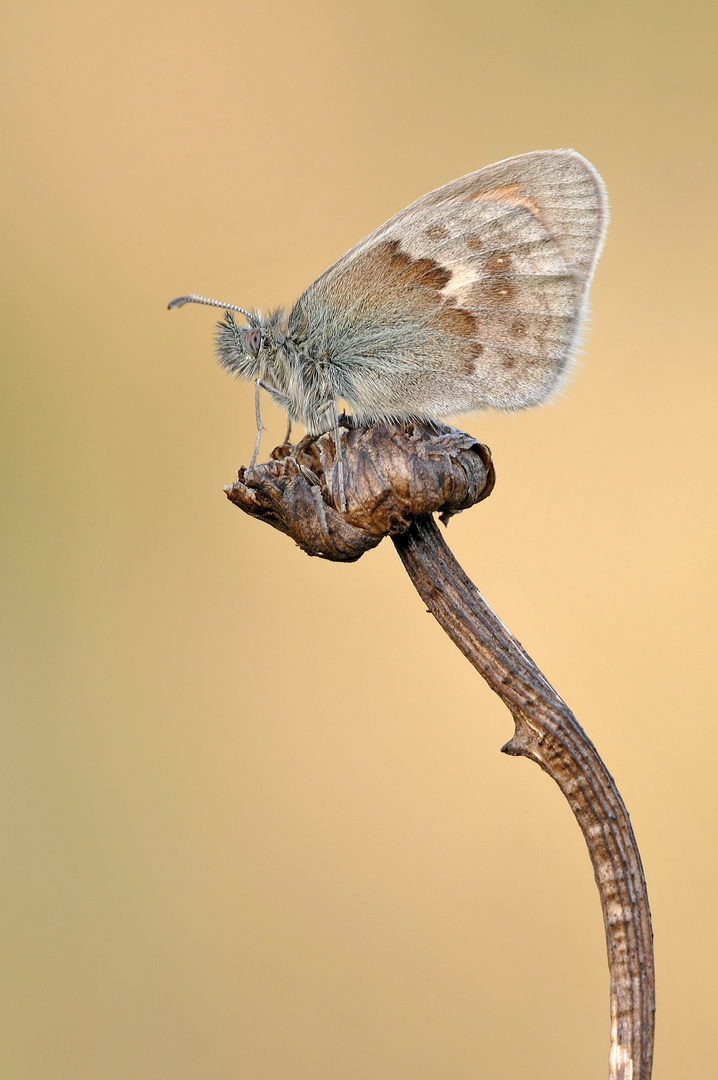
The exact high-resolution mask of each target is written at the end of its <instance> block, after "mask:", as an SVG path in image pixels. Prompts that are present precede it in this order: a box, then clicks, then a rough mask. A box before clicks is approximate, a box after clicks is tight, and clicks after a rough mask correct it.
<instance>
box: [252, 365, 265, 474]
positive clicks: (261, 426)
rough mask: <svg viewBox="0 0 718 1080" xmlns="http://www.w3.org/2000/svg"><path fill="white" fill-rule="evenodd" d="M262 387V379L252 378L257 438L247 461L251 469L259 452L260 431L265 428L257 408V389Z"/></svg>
mask: <svg viewBox="0 0 718 1080" xmlns="http://www.w3.org/2000/svg"><path fill="white" fill-rule="evenodd" d="M261 388H262V380H261V379H255V380H254V415H255V417H256V419H257V438H256V439H255V440H254V450H253V452H252V460H251V461H250V463H249V468H250V469H253V468H254V466H255V465H256V463H257V454H258V453H259V440H260V439H261V438H262V432H263V431H264V430H265V427H264V424H263V423H262V413H261V411H260V408H259V391H260V390H261Z"/></svg>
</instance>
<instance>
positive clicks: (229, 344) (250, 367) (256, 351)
mask: <svg viewBox="0 0 718 1080" xmlns="http://www.w3.org/2000/svg"><path fill="white" fill-rule="evenodd" d="M246 315H247V319H248V320H249V325H248V326H238V325H237V323H236V322H235V319H234V316H233V315H232V312H231V311H225V314H224V319H223V320H222V322H220V323H218V324H217V334H216V338H215V342H216V346H217V359H218V360H219V362H220V364H221V365H222V367H223V368H225V369H226V370H227V371H229V372H230V373H231V374H232V375H236V376H237V378H242V379H267V378H269V379H270V381H272V378H271V377H272V374H273V371H274V368H275V366H276V364H277V360H278V357H279V354H281V353H282V352H283V350H284V346H285V340H286V339H285V336H284V333H283V332H282V329H281V326H280V324H281V323H282V322H283V321H284V313H283V312H282V311H274V312H271V313H270V314H269V315H267V316H262V315H260V314H259V313H258V312H256V311H252V312H247V313H246Z"/></svg>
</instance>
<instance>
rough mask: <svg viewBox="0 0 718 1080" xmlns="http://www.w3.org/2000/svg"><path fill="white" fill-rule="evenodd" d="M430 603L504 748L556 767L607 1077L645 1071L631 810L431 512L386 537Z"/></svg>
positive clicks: (643, 916)
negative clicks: (472, 675)
mask: <svg viewBox="0 0 718 1080" xmlns="http://www.w3.org/2000/svg"><path fill="white" fill-rule="evenodd" d="M392 539H393V541H394V545H395V547H396V549H397V552H398V553H399V556H400V558H401V560H402V562H403V564H404V567H405V569H406V571H407V573H408V574H409V576H410V578H411V580H412V582H413V583H414V585H415V587H416V589H417V591H418V593H419V595H420V596H421V598H422V600H423V601H424V603H425V604H426V606H427V607H428V609H429V611H430V612H431V613H432V615H434V617H435V618H436V619H437V620H438V622H439V623H440V624H441V626H442V627H443V628H444V630H445V631H446V633H447V634H448V635H449V637H450V638H451V640H452V641H453V642H454V644H455V645H457V646H458V648H459V649H460V650H461V651H462V652H463V654H464V656H466V657H467V659H468V660H470V662H471V663H472V664H473V665H474V667H475V668H476V669H477V671H478V672H479V673H480V674H481V675H482V676H483V677H484V679H486V681H487V683H488V684H489V686H490V687H491V689H492V690H494V691H495V693H497V694H498V695H499V697H500V698H501V700H502V701H503V702H504V704H505V705H506V706H507V708H508V709H509V710H510V712H511V714H512V716H513V718H514V722H515V725H516V731H515V734H514V736H513V738H512V739H511V740H510V741H509V742H508V743H507V744H506V746H504V747H503V751H504V753H506V754H513V755H522V756H524V757H528V758H531V760H532V761H535V762H537V764H539V765H540V766H541V768H542V769H544V770H545V771H546V772H547V773H548V774H549V776H551V777H553V779H554V780H555V781H556V783H557V784H558V786H559V787H560V789H561V791H562V792H563V794H564V795H565V796H566V798H567V800H568V803H569V805H570V807H571V809H572V810H573V813H574V814H575V816H576V820H577V821H578V824H579V826H580V828H581V831H582V833H583V835H584V838H585V840H586V844H587V845H588V850H589V854H590V857H591V862H592V864H593V870H594V874H595V877H596V884H597V886H598V891H599V894H600V897H601V907H602V909H603V921H604V926H605V930H606V944H607V949H608V966H609V972H610V996H611V1048H610V1058H609V1080H650V1075H651V1064H652V1059H653V1028H654V1022H653V1021H654V1010H655V1004H654V1002H655V983H654V971H653V936H652V931H651V914H650V909H649V906H648V895H647V892H646V883H645V880H644V877H643V868H642V866H641V858H640V855H639V853H638V847H637V845H636V841H635V838H634V835H633V830H632V829H631V823H630V820H629V817H628V812H627V810H626V808H625V806H624V804H623V801H622V799H621V796H620V795H619V793H618V790H617V788H616V785H615V784H614V782H613V779H612V777H611V775H610V773H609V772H608V770H607V769H606V767H605V765H604V764H603V762H602V761H601V758H600V757H599V755H598V753H597V752H596V748H595V747H594V745H593V743H592V742H591V740H590V739H589V738H588V736H587V735H586V734H585V732H584V731H583V729H582V728H581V726H580V724H579V723H578V721H577V720H576V718H575V716H574V715H573V713H572V712H571V710H570V709H569V708H568V706H567V705H566V704H565V703H564V702H563V701H562V700H561V698H560V697H559V696H558V694H557V693H556V691H555V690H554V689H553V687H552V686H551V685H550V684H549V683H548V682H547V680H546V679H545V678H544V676H543V675H542V674H541V672H540V671H539V669H538V668H537V667H536V665H535V664H534V662H533V660H531V658H530V657H529V656H528V655H527V654H526V652H524V650H523V648H522V647H521V645H520V644H519V642H518V641H516V639H515V638H514V637H513V635H512V634H510V633H509V631H508V630H507V629H506V627H505V626H504V625H503V623H502V622H501V620H500V619H499V618H498V617H497V616H496V615H495V614H494V612H493V611H492V610H491V608H490V607H489V606H488V604H487V603H486V601H485V600H484V598H483V597H482V596H481V593H480V592H479V591H478V589H477V588H476V586H475V585H474V584H473V582H472V581H471V580H470V579H469V578H468V577H467V576H466V574H465V573H464V571H463V570H462V568H461V566H460V565H459V563H458V562H457V561H456V559H455V558H454V556H453V554H452V553H451V550H450V549H449V547H448V546H447V545H446V543H445V541H444V539H443V537H442V536H441V534H440V532H439V529H438V526H437V525H436V523H435V521H434V519H433V517H431V516H430V515H425V516H423V517H420V518H417V519H416V520H415V521H414V523H413V524H412V525H411V526H410V528H409V529H408V530H407V531H406V532H403V533H401V534H400V535H399V536H393V537H392Z"/></svg>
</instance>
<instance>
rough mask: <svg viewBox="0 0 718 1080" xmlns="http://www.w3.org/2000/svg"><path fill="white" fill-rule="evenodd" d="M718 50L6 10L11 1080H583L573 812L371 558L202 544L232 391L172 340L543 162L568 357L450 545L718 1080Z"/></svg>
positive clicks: (499, 29) (590, 1048)
mask: <svg viewBox="0 0 718 1080" xmlns="http://www.w3.org/2000/svg"><path fill="white" fill-rule="evenodd" d="M717 22H718V16H717V15H716V9H715V5H714V4H709V3H707V2H706V3H698V2H692V3H691V2H689V3H687V4H683V5H677V4H669V3H665V2H659V3H652V4H648V3H641V4H630V5H626V4H624V3H621V2H617V0H611V2H604V3H601V4H594V3H586V2H582V0H571V2H566V3H559V2H544V3H536V2H529V3H516V2H514V0H509V2H505V3H502V4H494V3H491V4H489V3H485V2H479V3H475V2H474V3H468V2H462V3H460V2H445V3H442V4H438V3H433V4H432V3H421V2H420V3H408V2H405V3H399V2H396V0H382V2H379V0H360V2H358V3H348V4H344V5H339V4H336V3H328V2H317V0H309V2H306V0H303V2H302V3H299V2H298V0H297V2H295V3H278V2H274V0H269V2H267V0H264V2H263V3H251V2H246V3H245V2H242V0H240V2H238V3H229V2H223V0H209V2H208V3H205V4H204V5H197V4H190V3H185V2H180V3H176V2H175V3H172V4H170V3H164V2H154V3H152V2H151V3H149V4H148V3H137V2H134V3H132V2H130V3H125V4H113V3H109V2H108V0H99V2H95V3H89V2H85V3H82V2H77V3H72V4H69V5H57V4H50V3H29V4H27V5H24V6H23V8H22V9H20V8H19V7H17V6H13V7H12V8H8V11H7V12H6V16H5V19H4V25H5V29H4V32H3V43H2V46H1V48H2V51H3V54H4V55H3V58H2V65H1V68H2V79H3V80H4V83H5V92H4V94H3V102H2V108H3V110H4V112H3V132H4V133H3V135H2V162H1V166H0V168H1V171H2V204H3V211H4V212H3V214H2V219H3V225H2V231H3V235H2V250H3V259H2V267H3V280H2V305H3V309H4V311H3V317H2V334H3V337H4V343H3V348H2V369H3V382H4V388H3V392H2V409H3V414H4V415H3V419H2V432H1V437H2V443H3V448H4V451H5V458H4V465H3V485H2V488H3V496H2V499H3V503H2V537H3V539H2V543H3V550H4V554H3V560H2V574H3V586H2V617H3V624H4V644H3V647H2V665H3V669H4V671H3V675H2V689H1V691H0V693H1V694H2V702H3V703H2V712H3V727H4V731H5V734H4V750H3V754H2V760H3V772H4V777H3V779H2V803H3V808H2V818H1V819H2V832H3V852H4V853H3V858H2V864H3V879H4V884H3V889H2V905H3V910H2V914H1V915H0V927H1V934H2V937H3V938H4V955H5V959H4V960H3V963H2V976H1V978H2V984H3V995H4V1004H3V1006H2V1009H1V1010H0V1012H1V1014H2V1017H3V1020H2V1023H3V1025H4V1026H5V1031H4V1034H3V1036H2V1039H1V1040H0V1042H1V1045H2V1049H0V1076H2V1077H3V1078H7V1080H235V1078H242V1080H244V1078H246V1080H285V1078H289V1077H291V1078H293V1080H337V1078H342V1080H368V1078H369V1077H372V1078H374V1077H376V1078H381V1080H444V1078H446V1080H449V1078H450V1080H459V1078H466V1080H469V1078H474V1077H491V1078H502V1080H513V1078H516V1080H518V1078H528V1077H531V1078H532V1080H548V1078H551V1080H569V1078H570V1080H574V1078H576V1077H579V1076H580V1077H581V1078H582V1080H597V1078H599V1077H604V1076H605V1075H606V1071H607V1049H608V980H607V971H606V961H605V954H604V941H603V928H602V923H601V916H600V909H599V904H598V898H597V895H596V891H595V887H594V883H593V877H592V873H591V869H590V865H589V861H588V857H587V854H586V851H585V848H584V845H583V841H582V839H581V837H580V834H579V831H578V828H577V827H576V825H575V823H574V821H573V819H572V818H571V815H570V812H569V810H568V808H567V806H566V805H565V803H564V801H563V799H562V797H561V795H560V794H559V791H558V789H557V788H555V787H554V786H553V785H552V784H551V783H550V781H549V780H548V779H547V778H546V777H545V776H544V775H543V774H542V773H541V772H540V771H539V770H538V769H537V768H536V767H535V766H533V765H531V764H529V763H527V762H525V761H522V760H513V759H508V758H506V757H504V756H503V755H501V754H500V753H499V747H500V746H501V745H502V743H503V742H504V741H505V740H506V739H508V738H509V737H510V735H511V731H512V725H511V722H510V719H509V716H508V714H507V713H506V712H505V710H504V709H503V707H502V706H501V705H500V704H499V702H498V701H497V700H495V699H494V698H493V697H492V695H491V693H490V692H489V691H488V689H487V688H486V687H485V686H484V684H483V682H482V681H481V680H480V679H479V677H478V676H477V675H476V673H475V672H474V671H473V669H471V668H470V667H469V665H468V664H467V663H466V662H465V661H464V660H463V658H462V657H461V656H460V655H459V654H458V652H457V651H456V650H455V649H454V648H453V646H451V645H450V644H449V642H448V639H447V638H446V637H445V636H444V635H443V633H442V632H441V630H440V629H439V627H438V626H437V625H436V624H435V623H434V622H433V620H431V619H430V618H429V617H427V615H426V614H425V612H424V609H423V607H422V605H421V603H420V601H419V599H418V597H417V596H416V594H415V593H414V592H413V590H412V587H411V585H410V583H409V581H408V579H407V578H406V577H405V575H404V572H403V570H402V569H401V566H400V564H399V562H398V559H397V558H396V555H395V553H394V551H393V549H392V547H391V545H390V544H388V543H386V544H383V545H382V546H381V547H380V548H379V549H378V550H377V551H375V552H374V553H372V554H370V555H368V556H366V557H365V558H364V559H363V560H362V561H361V562H360V563H358V564H356V565H354V566H340V565H329V564H324V563H322V562H320V561H319V560H310V559H308V558H307V557H306V556H304V555H303V554H301V553H300V552H299V551H298V550H297V549H295V548H294V547H293V545H292V544H291V542H290V541H288V540H287V539H286V538H284V537H282V536H280V535H279V534H276V533H273V532H272V531H271V530H269V529H268V528H266V527H264V526H262V525H260V524H258V523H256V522H253V521H251V520H249V519H248V518H245V517H244V516H242V515H240V513H238V512H237V510H235V508H234V507H232V506H230V505H229V503H227V501H226V500H225V497H224V495H223V493H222V485H223V484H224V483H227V482H230V481H231V480H232V479H233V477H234V476H235V473H236V469H237V468H238V466H239V465H241V464H243V463H246V462H247V460H248V457H249V454H250V451H251V445H252V441H253V437H254V427H253V424H254V421H253V395H252V389H251V387H250V386H248V385H245V384H235V383H233V382H232V381H231V380H230V379H228V378H227V377H226V376H225V375H224V374H223V373H222V372H221V371H220V369H219V368H218V367H217V365H216V363H215V362H214V359H213V349H212V336H213V326H214V322H215V313H213V312H212V311H210V310H208V309H203V308H185V309H183V310H181V311H179V312H177V311H176V312H173V313H172V314H170V313H168V312H167V311H166V307H165V305H166V303H167V301H168V300H169V299H170V298H172V297H173V296H176V295H178V294H180V293H183V292H185V291H190V290H195V291H199V292H203V293H205V294H209V295H214V296H218V297H219V298H220V299H226V300H229V301H234V302H236V303H239V304H242V305H244V306H249V305H258V306H264V307H265V308H266V307H269V306H271V305H274V304H277V303H291V302H293V300H294V299H296V297H297V296H298V295H299V293H300V291H301V290H302V289H303V288H304V287H305V286H306V285H307V284H309V282H310V281H311V280H312V279H313V278H314V277H315V276H316V275H317V274H318V273H319V272H321V271H322V270H323V269H324V268H325V267H326V266H327V265H328V264H329V263H330V262H332V261H333V260H334V259H335V258H337V257H338V256H339V255H341V254H342V252H343V251H344V250H345V249H346V248H347V247H349V246H350V245H351V244H352V243H354V242H355V241H356V240H358V239H359V238H360V237H361V236H363V235H364V234H365V233H367V232H368V231H370V230H371V229H373V228H375V227H376V226H378V225H379V224H380V223H381V222H382V221H384V220H385V219H386V218H387V217H388V216H389V215H391V214H392V213H394V212H395V211H397V210H399V209H400V208H401V207H402V206H404V205H406V204H407V203H408V202H410V201H411V200H412V199H414V198H416V197H418V196H419V195H421V194H423V193H424V192H425V191H428V190H430V189H431V188H433V187H436V186H437V185H439V184H441V183H444V182H445V181H448V180H450V179H452V178H453V177H455V176H458V175H460V174H462V173H465V172H468V171H470V170H472V169H475V168H478V167H480V166H482V165H487V164H489V163H491V162H493V161H495V160H497V159H499V158H502V157H507V156H509V155H513V154H518V153H522V152H524V151H527V150H532V149H544V148H551V147H562V146H574V147H576V148H577V149H578V150H580V151H581V152H582V153H583V154H585V155H586V156H587V157H589V158H590V159H591V160H592V161H593V162H594V163H595V165H596V166H597V168H598V169H599V170H600V172H601V173H602V174H603V176H604V178H605V180H606V184H607V187H608V191H609V195H610V199H611V208H612V224H611V228H610V232H609V237H608V243H607V246H606V249H605V253H604V255H603V258H602V260H601V263H600V264H599V268H598V273H597V276H596V281H595V285H594V289H593V323H592V329H591V333H590V335H589V337H588V339H587V342H586V347H585V350H584V354H583V357H582V362H581V365H580V367H579V370H578V372H577V375H576V377H575V379H574V381H573V384H572V385H571V386H570V387H569V389H568V391H567V392H566V393H565V394H564V395H563V397H562V398H561V400H560V401H559V402H558V403H557V404H555V405H553V406H552V407H550V408H548V409H544V410H540V411H537V412H533V413H525V414H521V415H516V416H510V417H494V416H491V417H484V418H481V417H478V418H477V417H474V418H468V419H467V418H465V419H464V420H463V421H462V422H463V424H464V426H466V427H467V428H468V429H469V430H471V431H472V432H474V433H476V434H478V435H480V436H482V437H483V438H484V439H485V441H487V442H488V443H489V444H490V445H491V447H492V448H493V452H494V456H495V460H496V466H497V472H498V477H499V480H498V485H497V488H496V491H495V492H494V494H493V496H492V497H491V499H490V500H489V501H488V502H486V503H484V504H482V505H481V507H479V508H477V509H476V510H474V511H472V512H471V513H468V514H466V515H464V516H463V517H461V518H460V519H457V520H455V521H454V522H452V524H451V527H450V529H449V534H448V539H449V541H450V543H451V544H452V546H453V548H454V550H455V552H456V554H457V556H458V557H459V559H460V560H461V562H462V563H463V565H464V566H465V568H466V569H467V571H468V572H469V573H470V574H471V576H472V577H473V578H474V580H475V581H476V582H477V584H478V585H479V587H480V588H481V589H482V590H483V592H484V593H485V595H486V596H487V598H488V600H489V602H490V603H492V604H493V605H494V607H495V608H496V610H497V611H498V613H499V614H500V616H501V617H502V618H503V619H504V621H505V622H506V623H507V624H508V625H509V627H510V628H511V629H512V630H513V631H514V633H515V634H516V635H517V636H518V637H519V638H520V639H521V641H522V642H523V643H524V645H525V646H526V647H527V648H528V650H529V652H530V653H531V654H532V655H533V656H534V657H535V658H536V660H537V661H538V662H539V664H540V665H541V666H542V667H543V668H544V670H545V672H546V674H547V675H548V676H549V678H551V679H552V681H553V682H554V683H555V685H556V687H557V689H558V690H559V692H560V693H561V694H562V696H563V697H564V698H565V699H566V700H567V701H568V702H569V704H570V705H571V706H572V707H573V709H574V710H575V712H576V714H577V716H578V718H579V720H580V721H581V723H582V724H583V725H584V726H585V728H586V729H587V731H588V733H589V734H590V736H591V737H592V738H593V739H594V741H595V742H596V744H597V746H598V748H599V751H600V752H601V754H602V755H603V757H604V759H605V761H606V762H607V764H608V766H609V768H610V769H611V771H612V773H613V774H614V776H615V778H616V781H617V783H618V785H619V787H620V789H621V792H622V793H623V796H624V798H625V800H626V802H627V805H628V807H629V810H630V812H631V816H632V820H633V824H634V827H635V831H636V834H637V837H638V840H639V844H640V846H641V851H642V854H643V858H644V864H645V870H646V874H647V878H648V883H649V891H650V896H651V901H652V906H653V912H654V920H655V933H656V955H657V971H658V995H659V997H658V1003H659V1004H658V1010H659V1011H658V1027H657V1049H656V1068H655V1077H656V1080H664V1078H668V1077H671V1078H672V1077H676V1076H681V1077H691V1078H708V1077H712V1076H715V1058H714V1050H713V1045H714V1035H713V1027H714V1023H715V1014H716V1009H717V1008H718V999H717V995H716V982H715V965H716V945H717V943H718V929H717V927H716V917H715V913H716V904H717V900H718V897H717V896H716V891H717V886H718V870H717V868H716V839H715V835H716V804H717V803H718V796H717V792H716V783H715V777H716V749H717V736H716V695H715V692H714V681H715V667H716V660H715V656H716V637H715V620H716V607H717V605H716V588H715V569H716V550H717V547H718V545H717V537H716V532H717V524H718V517H717V514H716V502H715V492H716V478H717V472H718V469H717V468H716V466H717V460H716V459H717V456H718V455H717V453H716V442H717V438H716V422H715V408H716V396H717V392H718V378H717V374H716V373H717V371H718V365H717V364H716V344H715V339H716V291H717V289H718V258H717V256H716V235H717V226H718V209H717V205H716V196H717V195H718V188H717V185H716V176H717V175H718V142H717V140H716V88H717V84H718V78H717V76H716V46H717V44H718V41H717V34H716V29H717ZM265 411H266V413H267V419H268V422H269V423H270V425H271V430H270V435H269V437H267V439H266V442H265V443H264V450H265V451H268V450H269V448H270V446H271V445H272V439H274V440H275V441H278V440H279V438H280V436H281V434H282V430H283V419H282V417H281V415H280V414H279V413H278V411H276V410H274V411H273V410H272V409H271V408H270V407H269V406H267V405H265Z"/></svg>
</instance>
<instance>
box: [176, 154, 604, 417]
mask: <svg viewBox="0 0 718 1080" xmlns="http://www.w3.org/2000/svg"><path fill="white" fill-rule="evenodd" d="M607 217H608V211H607V201H606V194H605V189H604V186H603V182H602V180H601V178H600V176H599V175H598V173H597V172H596V170H595V169H594V168H593V166H592V165H591V164H590V163H589V162H588V161H586V159H585V158H583V157H581V155H580V154H577V153H576V152H575V151H573V150H546V151H536V152H534V153H530V154H522V155H521V156H519V157H514V158H508V159H507V160H506V161H500V162H498V163H497V164H495V165H489V166H488V167H487V168H484V169H479V170H478V172H473V173H469V174H468V175H467V176H462V177H460V178H459V179H458V180H452V181H451V183H448V184H445V185H444V186H443V187H440V188H437V189H436V191H432V192H430V193H429V194H428V195H424V196H422V198H420V199H417V200H416V202H413V203H411V205H410V206H407V207H406V209H405V210H402V211H401V212H400V213H398V214H396V215H395V216H394V217H392V218H390V219H389V221H387V222H386V223H385V224H384V225H382V226H381V227H380V228H378V229H376V230H375V231H374V232H372V233H370V234H369V236H367V237H365V238H364V239H363V240H361V241H360V242H359V243H358V244H356V246H355V247H353V248H351V250H349V251H348V252H347V253H346V254H345V255H343V256H342V257H341V258H340V259H339V260H338V261H337V262H335V263H334V264H333V265H332V266H330V267H329V269H328V270H325V271H324V273H323V274H321V275H320V277H318V278H317V280H316V281H315V282H314V283H313V284H312V285H310V286H309V288H308V289H306V291H305V292H303V293H302V295H301V296H300V297H299V299H298V300H297V302H296V304H295V305H294V307H293V308H292V309H291V311H289V312H286V311H284V310H281V309H278V310H276V311H272V312H269V313H268V314H267V315H262V314H260V312H258V311H245V310H244V309H243V308H238V307H237V306H236V305H231V304H223V303H221V302H220V301H216V300H211V299H208V298H207V297H202V296H198V295H196V294H192V295H189V296H183V297H178V299H177V300H173V301H172V303H171V304H170V307H178V306H180V305H181V304H184V303H187V302H190V301H192V302H198V303H208V304H211V305H213V306H216V307H224V308H226V313H225V317H224V320H223V321H222V322H221V323H219V325H218V330H217V354H218V357H219V361H220V363H221V364H222V365H223V367H225V368H227V370H228V371H230V372H232V373H233V374H234V375H237V376H242V377H243V378H246V379H254V380H258V382H257V386H258V387H259V385H260V383H261V385H263V386H264V387H265V388H266V389H267V390H268V392H269V394H270V395H271V397H272V398H273V399H274V400H275V401H276V402H277V404H279V405H280V406H281V407H282V408H284V409H285V410H286V412H287V414H288V417H289V419H290V422H291V421H300V422H301V423H302V424H303V425H304V426H305V428H306V429H307V431H308V432H309V433H310V434H312V435H317V434H320V433H321V432H323V431H329V430H330V429H331V428H332V424H334V426H335V429H336V417H337V409H336V402H337V400H338V399H340V398H341V399H343V400H344V401H346V402H347V403H348V404H349V406H350V408H351V410H352V413H353V417H354V420H355V422H356V423H358V424H360V425H366V424H370V423H373V422H376V421H379V420H399V421H400V420H408V419H420V420H431V419H439V418H440V417H445V416H451V415H455V414H458V413H464V412H470V411H473V410H480V409H486V408H494V409H499V410H507V409H520V408H524V407H525V406H530V405H537V404H539V403H540V402H542V401H545V400H546V399H548V398H549V397H551V395H552V394H553V393H554V392H555V391H556V390H557V389H558V388H559V387H560V386H561V385H562V383H563V382H564V381H565V379H566V377H567V374H568V373H569V371H570V368H571V361H572V359H573V356H574V354H575V352H576V349H577V346H578V344H579V342H580V337H581V329H582V324H583V322H584V319H585V315H586V311H587V304H588V291H589V286H590V283H591V278H592V277H593V272H594V269H595V266H596V262H597V260H598V256H599V254H600V251H601V247H602V244H603V239H604V235H605V230H606V223H607ZM233 311H239V312H241V313H242V314H243V315H244V316H245V317H246V319H247V325H246V326H245V325H238V324H237V322H236V321H235V319H234V316H233V315H232V312H233Z"/></svg>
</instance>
